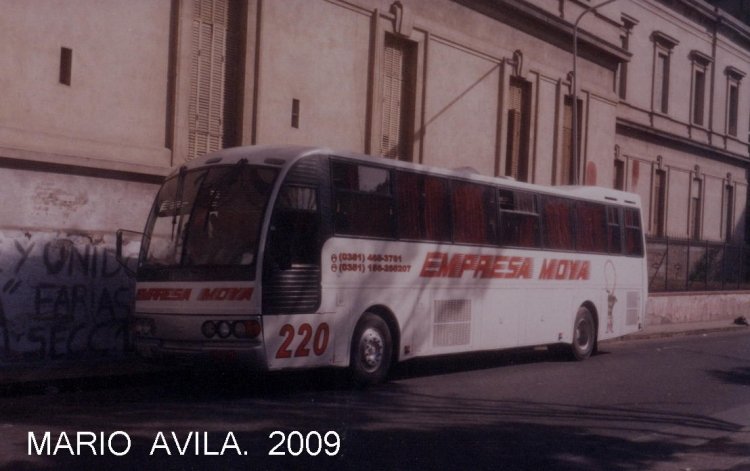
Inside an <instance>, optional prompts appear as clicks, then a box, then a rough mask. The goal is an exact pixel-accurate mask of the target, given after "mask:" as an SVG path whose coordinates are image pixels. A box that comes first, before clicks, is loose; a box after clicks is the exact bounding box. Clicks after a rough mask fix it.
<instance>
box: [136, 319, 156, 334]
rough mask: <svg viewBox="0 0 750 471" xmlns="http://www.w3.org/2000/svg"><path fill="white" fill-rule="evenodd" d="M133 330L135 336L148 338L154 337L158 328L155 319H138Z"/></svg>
mask: <svg viewBox="0 0 750 471" xmlns="http://www.w3.org/2000/svg"><path fill="white" fill-rule="evenodd" d="M132 329H133V333H134V334H135V335H140V336H143V337H148V336H151V335H154V332H155V331H156V326H155V323H154V320H153V319H148V318H145V317H136V318H135V319H133V324H132Z"/></svg>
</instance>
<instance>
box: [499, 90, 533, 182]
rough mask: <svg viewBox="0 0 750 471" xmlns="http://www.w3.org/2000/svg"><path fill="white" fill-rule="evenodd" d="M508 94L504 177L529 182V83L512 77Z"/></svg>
mask: <svg viewBox="0 0 750 471" xmlns="http://www.w3.org/2000/svg"><path fill="white" fill-rule="evenodd" d="M509 94H510V96H509V100H508V102H509V105H508V136H507V139H506V142H507V152H506V157H505V159H506V160H505V175H508V176H510V177H513V178H515V179H516V180H519V181H522V182H525V181H528V180H529V128H530V126H531V124H530V123H531V83H529V82H527V81H525V80H523V79H520V78H517V77H512V78H511V79H510V88H509Z"/></svg>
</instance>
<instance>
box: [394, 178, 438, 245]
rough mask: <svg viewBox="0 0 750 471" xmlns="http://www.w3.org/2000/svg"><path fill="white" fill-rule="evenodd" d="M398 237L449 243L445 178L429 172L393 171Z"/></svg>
mask: <svg viewBox="0 0 750 471" xmlns="http://www.w3.org/2000/svg"><path fill="white" fill-rule="evenodd" d="M396 196H397V200H396V201H397V211H396V212H397V221H398V231H399V237H400V238H402V239H407V240H429V241H440V242H450V240H451V231H450V217H449V216H450V213H449V212H448V209H449V206H448V204H449V200H448V181H447V180H446V179H444V178H440V177H434V176H431V175H421V174H418V173H413V172H403V171H399V172H397V173H396Z"/></svg>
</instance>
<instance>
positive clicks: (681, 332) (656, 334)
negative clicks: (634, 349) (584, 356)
mask: <svg viewBox="0 0 750 471" xmlns="http://www.w3.org/2000/svg"><path fill="white" fill-rule="evenodd" d="M747 328H748V326H745V325H735V324H730V325H721V326H715V327H699V328H695V329H685V328H677V329H675V330H654V331H652V332H649V331H648V330H644V331H641V332H636V333H633V334H629V335H625V336H624V337H620V338H617V339H612V340H603V341H602V343H606V342H628V341H633V340H651V339H663V338H670V337H686V336H693V335H705V334H713V333H718V332H732V331H737V332H740V331H742V330H745V329H747Z"/></svg>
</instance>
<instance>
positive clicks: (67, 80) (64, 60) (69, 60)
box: [60, 47, 73, 86]
mask: <svg viewBox="0 0 750 471" xmlns="http://www.w3.org/2000/svg"><path fill="white" fill-rule="evenodd" d="M72 77H73V49H70V48H68V47H62V48H60V83H61V84H63V85H68V86H69V85H70V84H71V79H72Z"/></svg>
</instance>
